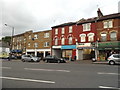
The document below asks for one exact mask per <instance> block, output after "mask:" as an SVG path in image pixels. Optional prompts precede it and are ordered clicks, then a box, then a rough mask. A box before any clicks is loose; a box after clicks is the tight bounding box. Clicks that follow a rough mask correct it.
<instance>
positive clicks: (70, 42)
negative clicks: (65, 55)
mask: <svg viewBox="0 0 120 90" xmlns="http://www.w3.org/2000/svg"><path fill="white" fill-rule="evenodd" d="M68 43H69V44H73V38H72V37H71V36H70V37H69V38H68Z"/></svg>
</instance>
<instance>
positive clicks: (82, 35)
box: [80, 34, 86, 42]
mask: <svg viewBox="0 0 120 90" xmlns="http://www.w3.org/2000/svg"><path fill="white" fill-rule="evenodd" d="M80 38H81V42H85V41H86V34H80Z"/></svg>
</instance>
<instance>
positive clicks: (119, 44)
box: [97, 13, 120, 60]
mask: <svg viewBox="0 0 120 90" xmlns="http://www.w3.org/2000/svg"><path fill="white" fill-rule="evenodd" d="M97 50H98V51H97V59H98V60H107V58H108V56H110V55H111V54H113V53H120V13H114V14H110V15H105V16H102V17H99V19H98V20H97Z"/></svg>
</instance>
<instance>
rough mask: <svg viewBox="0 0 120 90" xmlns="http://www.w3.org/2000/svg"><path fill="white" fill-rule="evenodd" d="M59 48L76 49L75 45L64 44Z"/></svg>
mask: <svg viewBox="0 0 120 90" xmlns="http://www.w3.org/2000/svg"><path fill="white" fill-rule="evenodd" d="M61 49H76V45H64V46H62V47H61Z"/></svg>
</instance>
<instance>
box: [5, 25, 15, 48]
mask: <svg viewBox="0 0 120 90" xmlns="http://www.w3.org/2000/svg"><path fill="white" fill-rule="evenodd" d="M5 26H8V27H11V28H12V35H11V50H12V45H13V35H14V27H13V26H10V25H8V24H5Z"/></svg>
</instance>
